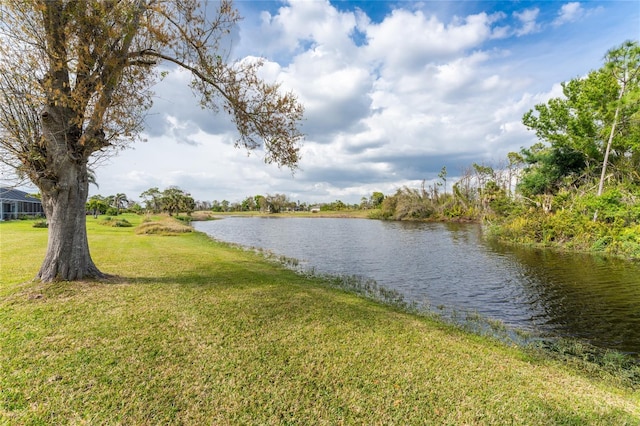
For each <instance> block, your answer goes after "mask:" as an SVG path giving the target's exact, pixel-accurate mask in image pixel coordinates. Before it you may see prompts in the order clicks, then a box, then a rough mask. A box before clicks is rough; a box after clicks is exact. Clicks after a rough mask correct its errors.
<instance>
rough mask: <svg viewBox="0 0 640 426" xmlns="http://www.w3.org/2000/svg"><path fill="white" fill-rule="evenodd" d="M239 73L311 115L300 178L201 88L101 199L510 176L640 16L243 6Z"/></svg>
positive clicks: (585, 10) (566, 6)
mask: <svg viewBox="0 0 640 426" xmlns="http://www.w3.org/2000/svg"><path fill="white" fill-rule="evenodd" d="M235 5H236V7H237V8H238V10H239V11H240V14H241V15H242V16H243V18H244V19H243V21H242V22H241V23H240V24H239V25H238V27H237V28H236V32H234V36H233V39H232V40H230V42H229V46H230V50H231V57H232V58H238V59H241V58H244V57H250V56H260V57H263V58H265V59H266V62H265V66H264V69H263V70H262V76H263V78H265V79H266V80H268V81H278V82H280V83H281V84H282V88H283V89H284V90H292V91H293V92H294V93H296V94H297V96H298V98H299V100H300V101H301V102H302V103H303V104H304V106H305V119H304V121H303V122H302V123H301V130H302V132H303V133H304V134H305V135H306V136H305V140H304V141H303V142H302V147H301V161H300V163H299V170H297V171H296V173H295V174H292V172H291V171H290V170H289V169H287V168H283V169H279V168H278V167H277V166H276V165H267V164H265V163H264V161H263V157H264V155H263V153H262V152H260V150H257V151H253V152H251V153H249V154H248V153H247V151H246V150H244V149H238V148H234V144H233V142H234V141H235V140H236V137H237V135H236V133H234V127H233V125H232V123H231V121H230V120H229V117H228V116H226V115H225V114H224V113H222V112H221V113H219V114H214V113H212V112H208V111H203V110H201V109H200V107H199V105H198V101H197V99H196V98H194V97H193V95H192V92H191V90H190V89H189V87H188V85H187V84H188V81H189V75H188V74H187V73H185V72H182V71H178V70H171V72H170V73H169V75H168V76H167V77H166V78H165V79H164V80H163V81H162V82H161V83H159V84H158V85H157V86H156V87H155V88H154V90H155V97H154V106H153V108H152V109H151V110H150V111H149V115H148V116H147V119H146V126H145V138H146V139H147V141H146V142H141V143H137V144H135V145H133V146H132V147H131V148H130V149H128V150H125V151H123V152H121V153H119V154H118V156H116V157H113V158H111V159H110V160H109V161H108V162H107V163H105V164H103V165H101V166H100V167H99V168H98V169H97V170H96V174H97V183H98V187H95V186H92V187H91V194H101V195H104V196H107V195H111V194H116V193H125V194H126V195H127V196H128V197H129V198H130V199H133V200H140V194H141V193H142V192H143V191H145V190H147V189H149V188H152V187H158V188H159V189H160V190H163V189H166V188H167V187H169V186H178V187H180V188H182V189H183V190H185V191H186V192H189V193H190V194H191V195H192V196H193V197H194V198H195V199H196V200H201V201H213V200H218V201H222V200H228V201H230V202H240V201H242V200H243V199H244V198H246V197H247V196H254V195H257V194H261V195H267V194H276V193H278V194H285V195H286V196H287V197H289V199H291V200H293V201H300V202H307V203H319V202H332V201H335V200H341V201H343V202H346V203H359V202H360V200H361V199H362V197H367V198H368V197H369V196H371V194H372V193H373V192H374V191H379V192H383V193H384V194H387V195H390V194H393V193H395V191H396V190H397V189H398V188H400V187H402V186H405V185H406V186H409V187H419V185H420V183H421V182H422V181H423V180H426V181H427V184H428V183H430V182H433V181H435V180H436V179H437V178H438V173H439V172H440V171H441V170H442V167H443V166H445V167H446V169H447V175H448V177H447V180H448V182H453V181H455V179H456V177H458V176H460V175H461V174H462V172H463V170H464V169H465V168H467V167H469V166H470V165H471V164H473V163H474V162H475V163H479V164H485V165H491V166H499V165H500V164H501V163H504V161H505V159H506V155H507V153H508V152H511V151H519V150H520V149H521V148H522V147H528V146H530V145H532V144H533V143H535V142H536V139H535V135H534V134H533V133H532V132H530V131H527V129H526V128H525V127H524V126H523V125H522V123H521V119H522V116H523V115H524V113H525V112H527V111H528V110H529V109H531V108H533V107H534V106H535V104H538V103H543V102H546V101H547V100H548V99H550V98H551V97H557V96H561V86H560V83H561V82H563V81H568V80H570V79H572V78H576V77H580V76H583V75H586V74H587V73H588V72H589V71H591V70H594V69H598V68H600V67H601V66H602V65H603V57H604V55H605V53H606V52H607V50H609V49H611V48H613V47H616V46H618V45H620V44H621V43H622V42H624V41H625V40H629V39H633V40H638V39H640V2H638V1H584V2H565V1H537V2H529V1H514V2H507V1H488V0H487V1H469V0H467V1H346V0H335V1H329V0H303V1H236V3H235Z"/></svg>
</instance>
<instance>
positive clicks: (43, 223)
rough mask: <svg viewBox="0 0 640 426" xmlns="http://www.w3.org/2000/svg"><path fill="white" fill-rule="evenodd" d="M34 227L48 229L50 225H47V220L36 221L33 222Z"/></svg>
mask: <svg viewBox="0 0 640 426" xmlns="http://www.w3.org/2000/svg"><path fill="white" fill-rule="evenodd" d="M33 227H34V228H48V227H49V224H48V223H47V221H46V220H44V219H40V220H36V221H35V222H33Z"/></svg>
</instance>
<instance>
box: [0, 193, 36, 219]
mask: <svg viewBox="0 0 640 426" xmlns="http://www.w3.org/2000/svg"><path fill="white" fill-rule="evenodd" d="M24 216H33V217H42V216H44V209H43V208H42V203H41V202H40V200H39V199H37V198H35V197H33V196H31V195H29V194H27V193H26V192H23V191H20V190H17V189H12V188H4V187H0V220H11V219H18V218H21V217H24Z"/></svg>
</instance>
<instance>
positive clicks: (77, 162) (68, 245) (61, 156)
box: [36, 109, 105, 282]
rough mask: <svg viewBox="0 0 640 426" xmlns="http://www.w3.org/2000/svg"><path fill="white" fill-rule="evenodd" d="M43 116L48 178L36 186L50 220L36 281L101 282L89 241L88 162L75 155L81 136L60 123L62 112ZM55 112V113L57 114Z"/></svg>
mask: <svg viewBox="0 0 640 426" xmlns="http://www.w3.org/2000/svg"><path fill="white" fill-rule="evenodd" d="M49 111H50V112H52V113H53V114H49V113H44V114H43V121H42V124H43V126H42V127H43V135H44V137H45V140H46V147H47V151H48V153H50V154H51V155H50V156H49V159H48V160H47V167H46V175H45V176H43V177H41V178H40V179H38V181H37V182H36V183H37V184H38V187H39V188H40V193H41V195H42V206H43V208H44V211H45V214H46V216H47V222H48V225H49V227H48V230H49V241H48V244H47V253H46V256H45V259H44V262H43V263H42V266H41V267H40V272H38V275H37V278H39V279H40V280H42V281H43V282H51V281H56V280H63V281H71V280H79V279H83V278H102V277H104V276H105V275H104V274H103V273H101V272H100V271H99V270H98V268H97V267H96V266H95V264H94V263H93V261H92V260H91V255H90V253H89V243H88V240H87V225H86V202H87V196H88V194H89V174H88V172H87V160H86V159H85V158H84V157H83V156H82V155H74V147H77V146H78V145H77V140H78V133H79V132H77V131H73V129H71V130H70V128H71V127H70V126H68V125H64V124H65V120H61V118H62V116H63V114H60V111H51V109H49ZM54 112H56V113H54Z"/></svg>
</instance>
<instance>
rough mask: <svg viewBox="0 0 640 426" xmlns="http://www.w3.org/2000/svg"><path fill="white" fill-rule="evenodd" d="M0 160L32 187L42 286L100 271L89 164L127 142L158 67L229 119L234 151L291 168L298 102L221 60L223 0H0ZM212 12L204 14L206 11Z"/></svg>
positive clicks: (252, 72) (228, 7)
mask: <svg viewBox="0 0 640 426" xmlns="http://www.w3.org/2000/svg"><path fill="white" fill-rule="evenodd" d="M0 8H1V9H0V16H1V17H2V20H1V22H0V57H1V61H0V150H1V151H0V159H1V160H2V162H3V163H4V164H5V165H10V166H11V167H14V168H15V169H16V170H17V172H18V174H19V175H22V176H27V177H28V178H29V179H30V180H31V181H32V182H33V183H34V184H35V185H36V186H37V187H38V188H39V189H40V192H41V194H42V203H43V206H44V209H45V213H46V216H47V220H48V222H49V241H48V247H47V252H46V257H45V260H44V262H43V264H42V267H41V269H40V271H39V272H38V277H39V278H40V279H41V280H42V281H45V282H47V281H53V280H74V279H82V278H85V277H102V276H103V274H102V273H101V272H100V270H99V269H98V268H97V267H96V266H95V264H94V262H93V261H92V258H91V255H90V253H89V246H88V242H87V232H86V223H85V203H86V201H87V195H88V184H89V181H90V168H88V166H90V165H91V164H92V162H93V161H94V160H95V159H96V158H98V157H99V156H101V155H105V154H106V155H109V154H110V153H113V152H114V151H116V150H117V149H119V148H122V147H123V146H125V145H126V144H128V143H131V142H134V141H136V140H138V139H139V135H140V132H141V131H142V130H143V123H144V121H143V118H144V114H145V111H147V110H148V108H149V107H150V106H151V101H152V92H151V90H150V88H151V87H152V85H153V84H154V83H156V82H157V81H158V79H159V78H161V76H162V74H163V71H162V70H166V69H168V68H169V67H165V68H162V69H159V65H160V64H161V63H165V64H167V63H168V64H169V65H171V66H174V67H180V68H182V69H185V70H188V71H189V72H190V73H191V74H192V76H193V79H192V81H191V89H192V90H193V91H194V93H195V94H197V95H198V96H199V100H200V104H201V106H202V107H203V108H207V109H209V110H212V112H217V111H218V110H219V108H222V110H224V111H226V112H227V113H229V114H230V116H231V120H232V121H233V122H234V124H235V125H236V127H237V130H238V134H239V137H238V139H237V146H240V147H245V148H247V149H249V150H252V149H255V148H258V147H261V146H264V149H265V155H264V158H265V161H266V162H268V163H271V162H275V163H277V164H278V165H279V166H289V167H292V168H295V166H296V164H297V162H298V159H299V141H300V140H301V138H302V134H301V133H300V132H299V129H298V124H299V121H300V120H301V118H302V114H303V108H302V106H301V105H300V104H299V102H298V101H297V98H296V97H295V95H293V94H292V93H290V92H287V93H283V92H282V91H281V90H280V87H279V86H278V85H277V84H268V83H266V82H264V81H262V80H261V79H260V78H259V77H258V70H259V68H260V66H261V65H262V62H261V61H260V60H240V61H230V60H228V57H229V52H226V51H224V49H223V48H222V47H223V43H225V42H228V40H229V37H230V34H231V31H232V29H233V27H234V25H236V23H237V22H238V20H239V19H240V17H239V15H238V13H237V11H236V10H235V9H234V7H233V5H232V3H231V1H229V0H219V1H216V2H210V3H208V2H200V1H198V0H171V1H166V0H126V1H125V0H102V1H98V0H95V1H92V0H31V1H24V0H2V2H1V3H0ZM214 9H215V10H214Z"/></svg>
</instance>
